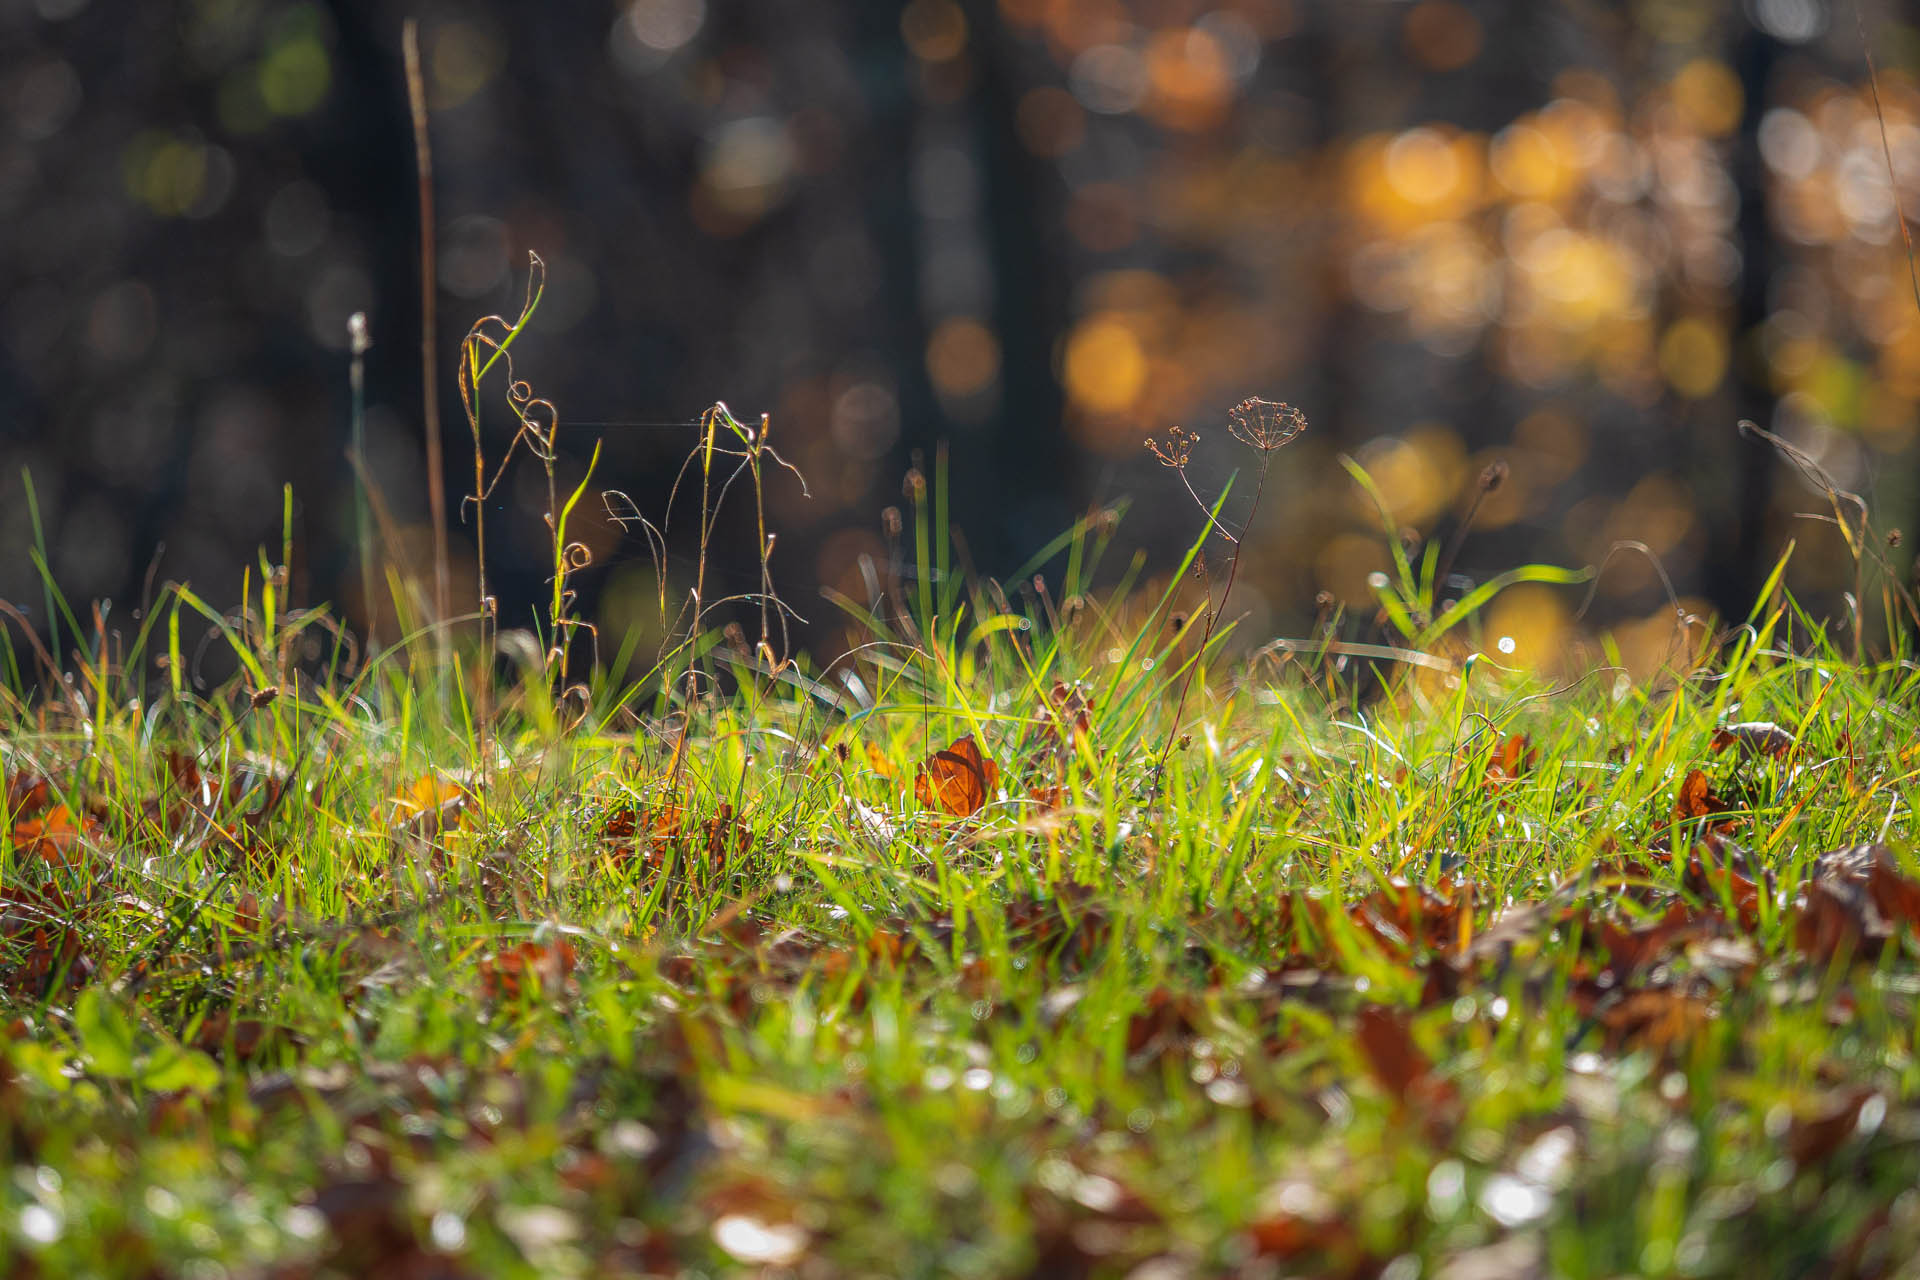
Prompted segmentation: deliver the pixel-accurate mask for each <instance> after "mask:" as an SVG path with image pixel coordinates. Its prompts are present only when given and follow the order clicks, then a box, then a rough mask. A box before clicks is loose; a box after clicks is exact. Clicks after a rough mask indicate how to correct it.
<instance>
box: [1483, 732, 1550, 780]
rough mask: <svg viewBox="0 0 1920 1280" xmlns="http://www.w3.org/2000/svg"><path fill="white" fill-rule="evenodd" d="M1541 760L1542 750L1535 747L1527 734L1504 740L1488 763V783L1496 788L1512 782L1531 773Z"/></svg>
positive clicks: (1495, 749) (1494, 750) (1517, 734)
mask: <svg viewBox="0 0 1920 1280" xmlns="http://www.w3.org/2000/svg"><path fill="white" fill-rule="evenodd" d="M1539 759H1540V748H1538V747H1536V746H1534V745H1533V739H1532V738H1531V737H1530V736H1528V735H1527V734H1524V733H1516V734H1514V735H1512V736H1511V737H1508V738H1504V739H1502V740H1501V742H1500V744H1499V745H1498V746H1496V747H1495V748H1494V749H1493V755H1492V757H1491V758H1490V759H1488V761H1487V782H1488V783H1489V784H1490V785H1494V786H1498V785H1500V784H1503V783H1508V782H1512V781H1514V780H1515V779H1517V778H1520V777H1522V776H1523V775H1525V774H1528V773H1531V772H1532V771H1533V766H1534V764H1535V763H1536V762H1537V761H1538V760H1539Z"/></svg>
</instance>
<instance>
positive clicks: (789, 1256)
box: [713, 1213, 807, 1267]
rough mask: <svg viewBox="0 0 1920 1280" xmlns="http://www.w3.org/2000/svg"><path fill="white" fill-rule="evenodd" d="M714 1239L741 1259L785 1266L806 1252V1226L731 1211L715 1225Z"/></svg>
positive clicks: (727, 1251)
mask: <svg viewBox="0 0 1920 1280" xmlns="http://www.w3.org/2000/svg"><path fill="white" fill-rule="evenodd" d="M713 1242H714V1243H715V1244H717V1245H719V1246H720V1248H721V1249H722V1250H724V1251H725V1252H726V1253H728V1254H731V1255H732V1256H733V1257H734V1258H737V1259H738V1260H739V1261H741V1262H749V1263H760V1264H762V1265H763V1266H771V1267H784V1266H787V1265H788V1264H790V1263H793V1262H797V1261H799V1259H800V1255H801V1254H802V1253H804V1252H806V1248H807V1231H806V1228H804V1227H800V1226H796V1225H794V1224H793V1223H790V1222H762V1221H761V1220H760V1219H758V1218H754V1217H749V1216H748V1215H747V1214H744V1213H729V1214H727V1215H726V1216H724V1217H722V1218H720V1219H719V1220H718V1221H716V1222H715V1223H714V1224H713Z"/></svg>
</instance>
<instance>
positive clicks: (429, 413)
mask: <svg viewBox="0 0 1920 1280" xmlns="http://www.w3.org/2000/svg"><path fill="white" fill-rule="evenodd" d="M400 43H401V46H402V49H403V51H404V53H405V56H406V63H407V104H408V106H409V107H410V108H411V109H412V112H413V155H414V162H415V168H416V169H417V170H418V172H419V188H420V380H421V385H420V402H421V409H422V412H423V413H424V414H425V415H426V431H427V508H428V511H429V512H430V513H431V515H432V518H433V609H434V613H435V615H436V618H435V621H436V622H438V623H439V624H440V628H439V636H440V655H441V658H442V659H443V660H444V659H445V658H447V657H448V656H449V654H450V652H451V648H452V637H451V636H449V635H448V633H447V630H446V623H447V619H448V618H450V617H452V616H453V607H452V595H453V587H452V575H451V573H450V572H449V570H448V568H447V482H446V477H445V476H444V475H443V474H441V471H442V463H441V459H442V456H443V455H442V452H441V447H440V396H439V392H438V384H437V382H436V380H435V377H434V333H435V330H436V327H437V326H436V324H435V314H434V313H435V309H436V308H435V299H436V297H437V295H438V292H439V285H438V282H437V281H436V279H435V274H434V252H433V250H434V224H433V152H432V150H431V148H430V147H429V146H428V143H427V86H426V80H425V79H424V78H423V77H422V76H421V74H420V24H419V22H418V21H416V20H415V19H413V18H408V19H407V21H406V23H405V25H403V26H402V27H401V29H400Z"/></svg>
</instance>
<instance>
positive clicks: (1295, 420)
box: [1227, 396, 1307, 453]
mask: <svg viewBox="0 0 1920 1280" xmlns="http://www.w3.org/2000/svg"><path fill="white" fill-rule="evenodd" d="M1306 429H1307V415H1306V414H1304V413H1302V412H1300V411H1299V410H1298V409H1296V408H1294V407H1293V406H1292V405H1290V404H1282V403H1281V402H1280V401H1278V400H1262V399H1260V398H1259V397H1258V396H1254V397H1251V398H1250V399H1246V400H1242V401H1241V402H1240V403H1239V404H1237V405H1235V406H1233V408H1231V409H1229V410H1228V411H1227V430H1229V431H1231V432H1232V433H1233V438H1234V439H1235V440H1238V441H1239V442H1240V443H1241V444H1244V445H1247V446H1249V447H1250V448H1254V449H1258V450H1259V451H1260V452H1262V453H1272V452H1273V451H1274V450H1275V449H1278V448H1279V447H1280V446H1281V445H1283V444H1288V443H1291V442H1292V440H1293V438H1294V437H1295V436H1297V435H1299V434H1300V433H1301V432H1302V431H1305V430H1306Z"/></svg>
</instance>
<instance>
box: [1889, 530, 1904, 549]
mask: <svg viewBox="0 0 1920 1280" xmlns="http://www.w3.org/2000/svg"><path fill="white" fill-rule="evenodd" d="M1900 541H1901V537H1900V531H1899V530H1898V529H1889V530H1887V545H1888V546H1890V547H1897V546H1899V545H1900Z"/></svg>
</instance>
